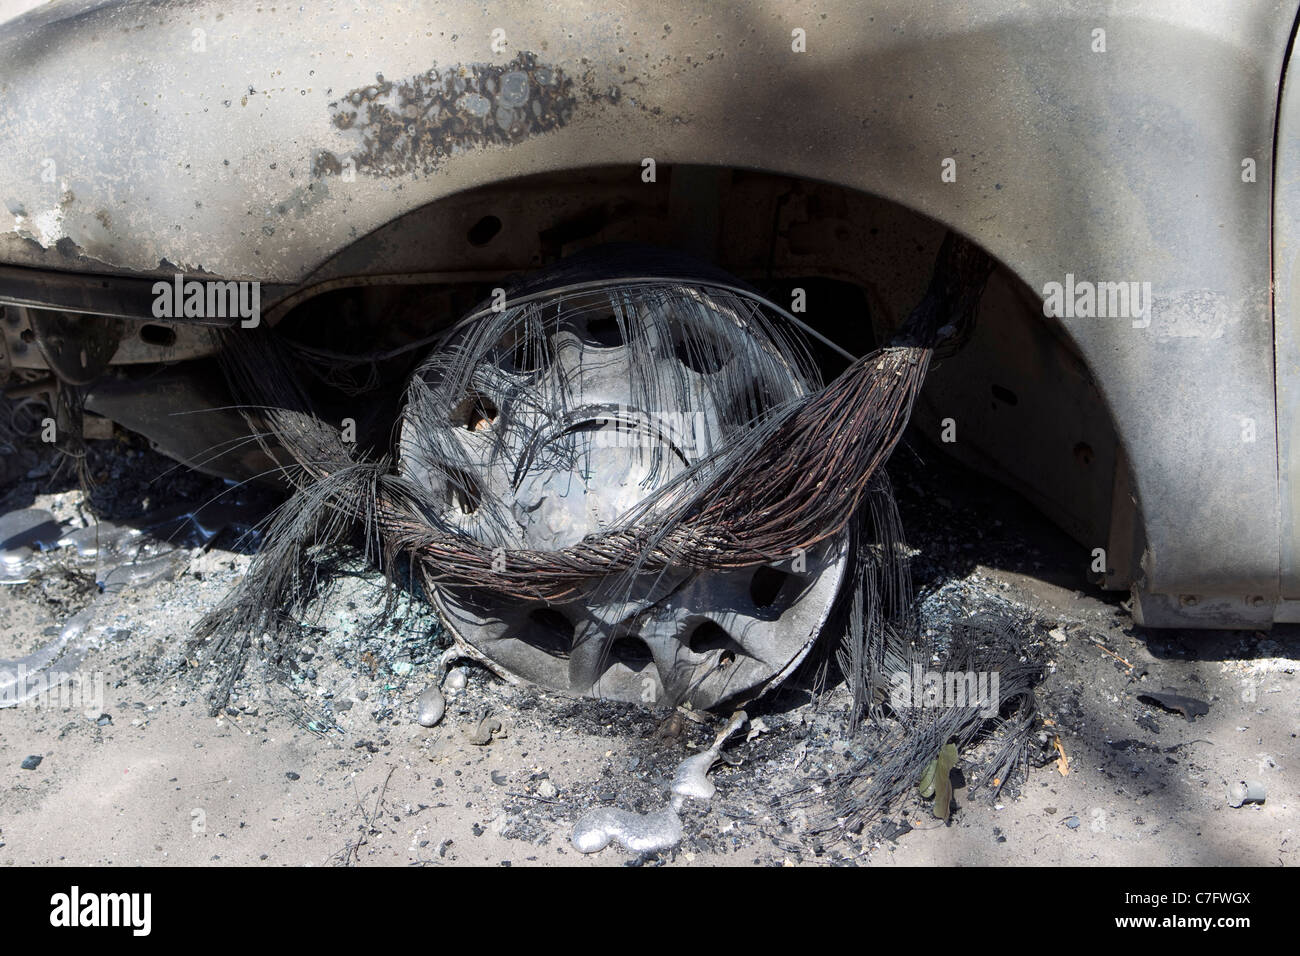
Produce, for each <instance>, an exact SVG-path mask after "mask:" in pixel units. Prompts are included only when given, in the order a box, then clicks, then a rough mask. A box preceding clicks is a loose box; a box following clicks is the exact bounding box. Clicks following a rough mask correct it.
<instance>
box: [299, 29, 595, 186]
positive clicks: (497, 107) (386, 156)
mask: <svg viewBox="0 0 1300 956" xmlns="http://www.w3.org/2000/svg"><path fill="white" fill-rule="evenodd" d="M576 102H577V101H576V98H575V97H574V95H573V80H572V79H570V78H569V77H568V76H566V75H565V74H564V71H563V70H561V69H560V68H559V67H555V66H549V65H547V64H544V63H539V62H538V61H537V57H536V56H535V55H534V54H532V53H520V54H519V55H518V56H516V57H515V58H514V60H513V61H511V62H510V63H507V64H505V65H501V66H498V65H494V64H491V63H471V64H463V65H457V66H452V67H447V68H444V69H439V68H438V67H437V66H434V67H431V68H430V69H428V70H426V71H425V72H424V73H420V74H417V75H415V76H412V77H408V78H407V79H405V80H401V81H397V82H394V81H391V80H386V79H384V76H383V74H382V73H381V74H377V75H376V76H375V82H374V83H372V84H370V85H369V86H363V87H358V88H357V89H355V90H352V91H351V92H350V93H348V94H347V95H346V96H344V97H343V98H342V99H339V100H336V101H334V102H332V103H330V104H329V108H330V114H331V121H332V122H333V124H334V126H335V127H336V128H337V129H339V130H342V131H344V132H345V133H348V134H351V135H353V136H355V137H356V140H357V147H356V149H355V150H354V151H353V152H352V154H351V156H349V157H344V158H342V159H341V158H340V157H339V156H337V155H335V154H334V153H332V152H329V151H325V150H322V151H321V152H320V153H318V154H317V155H316V159H315V162H314V163H313V166H312V173H313V175H315V176H316V177H317V178H319V177H322V176H331V175H342V174H344V173H345V171H346V170H347V169H348V163H349V162H351V164H352V167H353V168H355V170H356V171H357V172H360V173H364V174H366V175H371V176H404V175H408V174H411V173H424V174H428V173H430V172H432V171H433V170H435V169H436V168H437V167H438V166H439V165H440V164H441V163H442V162H443V161H444V160H445V159H447V158H448V157H449V156H454V155H457V154H458V153H462V152H464V151H465V150H467V149H474V148H478V147H483V146H497V145H509V144H511V143H517V142H519V141H521V140H524V139H527V138H528V137H530V136H538V135H540V134H542V133H545V132H548V131H550V130H554V129H559V128H561V127H563V126H564V125H566V124H567V123H568V122H569V120H570V118H571V117H572V115H573V110H574V106H575V104H576Z"/></svg>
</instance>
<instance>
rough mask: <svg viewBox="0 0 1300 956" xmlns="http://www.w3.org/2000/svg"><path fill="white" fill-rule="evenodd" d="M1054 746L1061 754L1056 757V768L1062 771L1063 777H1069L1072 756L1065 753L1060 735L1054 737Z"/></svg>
mask: <svg viewBox="0 0 1300 956" xmlns="http://www.w3.org/2000/svg"><path fill="white" fill-rule="evenodd" d="M1052 746H1053V747H1055V748H1056V752H1057V753H1058V754H1060V755H1061V756H1059V757H1057V758H1056V769H1057V770H1059V771H1060V772H1061V776H1062V777H1068V776H1069V775H1070V758H1069V757H1067V756H1066V755H1065V747H1064V746H1063V745H1062V744H1061V738H1060V737H1059V736H1057V737H1053V738H1052Z"/></svg>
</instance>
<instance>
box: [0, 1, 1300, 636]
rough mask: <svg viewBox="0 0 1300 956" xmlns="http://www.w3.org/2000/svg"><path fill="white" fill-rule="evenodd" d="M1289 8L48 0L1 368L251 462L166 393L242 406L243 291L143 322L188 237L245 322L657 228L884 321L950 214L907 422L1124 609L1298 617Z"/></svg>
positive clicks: (10, 152)
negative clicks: (1054, 532)
mask: <svg viewBox="0 0 1300 956" xmlns="http://www.w3.org/2000/svg"><path fill="white" fill-rule="evenodd" d="M1296 14H1297V10H1296V5H1295V4H1284V3H1267V2H1252V3H1236V2H1228V0H1224V2H1216V3H1205V4H1199V5H1196V7H1195V8H1194V9H1193V8H1189V6H1188V5H1186V4H1181V3H1176V2H1161V0H1156V2H1152V3H1147V4H1143V5H1142V6H1141V7H1140V8H1135V9H1126V10H1122V11H1115V10H1110V9H1107V8H1105V7H1103V6H1102V5H1099V4H1093V3H1081V2H1080V3H1074V2H1071V3H1064V4H1053V5H1050V6H1047V5H1044V6H1043V7H1042V8H1041V9H1029V8H1026V7H1024V6H1023V5H1016V4H1010V3H1002V2H992V3H988V4H982V5H979V6H978V7H977V8H975V9H970V10H966V9H961V10H958V9H955V8H953V7H952V6H951V5H948V4H941V3H933V4H919V5H918V4H915V3H912V2H905V0H899V2H892V0H883V2H872V3H870V4H860V3H851V2H844V3H837V2H825V3H815V4H812V5H809V6H807V7H803V8H799V9H798V10H790V9H788V8H787V6H786V5H782V4H766V3H760V4H735V5H730V4H728V5H719V4H707V5H706V4H692V3H675V2H674V3H668V4H657V5H653V6H649V5H640V6H638V7H636V8H635V9H631V10H619V11H609V12H605V13H600V14H587V15H586V17H585V18H582V19H578V18H572V19H568V18H566V17H565V16H564V9H563V7H562V6H561V7H560V8H559V9H558V10H557V9H556V7H555V6H554V5H545V6H544V5H540V4H538V5H524V6H514V7H511V8H510V9H509V10H508V11H504V10H503V11H485V10H484V9H483V8H481V7H480V6H479V5H475V4H467V3H456V2H453V3H445V4H437V5H421V4H416V5H412V6H402V7H387V6H380V7H377V8H375V9H374V10H372V11H370V12H369V13H368V14H366V15H365V16H364V17H362V16H359V15H358V14H356V13H354V12H352V11H351V10H345V9H337V10H335V9H316V8H303V9H298V8H292V9H290V8H285V9H274V10H273V9H270V8H267V7H265V6H263V5H260V4H257V3H253V2H241V0H229V2H216V3H196V4H183V3H163V4H130V3H70V4H53V5H49V6H47V7H42V8H40V9H38V10H34V11H32V12H30V13H27V14H25V15H24V16H21V17H18V18H16V19H14V20H11V21H9V22H8V23H5V24H4V25H3V26H0V51H2V52H3V56H0V63H3V64H4V68H3V74H2V75H0V149H4V150H5V151H6V153H7V155H6V156H5V157H4V162H2V163H0V199H3V201H4V206H3V208H2V209H0V263H3V265H0V302H3V303H4V309H5V315H4V317H3V320H0V328H3V331H4V336H3V353H2V354H0V363H2V364H3V366H4V368H3V371H4V372H5V373H9V372H11V371H12V370H18V371H19V373H21V374H19V375H18V377H19V378H20V380H21V383H22V385H23V386H24V387H27V388H31V387H34V386H35V385H36V384H38V383H39V381H40V376H44V375H50V376H52V377H53V378H55V379H57V380H59V381H62V382H66V383H73V384H77V385H79V386H84V387H85V388H86V393H85V404H86V408H87V409H88V410H90V411H91V412H95V413H98V414H100V415H102V416H105V417H108V418H111V419H112V420H114V421H116V422H118V423H119V424H121V425H123V426H125V427H128V428H131V429H134V430H137V431H139V432H141V433H143V434H145V435H147V436H149V437H150V438H151V439H153V440H154V441H155V442H156V443H157V444H158V445H159V446H160V447H161V448H163V449H164V450H166V451H167V452H168V453H169V454H172V455H174V456H175V457H177V458H179V459H181V460H184V461H187V462H190V463H191V464H194V465H196V466H199V467H204V468H207V469H209V470H213V471H215V472H218V473H222V474H229V475H232V476H236V477H247V476H249V475H251V474H255V473H257V472H259V471H260V470H262V469H263V468H264V467H265V462H264V461H263V460H262V459H261V458H260V457H259V453H260V450H259V449H256V448H246V447H241V448H240V450H239V451H238V452H237V453H232V454H228V455H213V454H212V452H211V450H212V448H213V447H214V446H216V445H218V444H219V443H220V442H221V441H223V440H228V439H233V438H235V437H237V436H238V435H239V434H240V433H241V429H242V428H243V425H242V422H241V421H240V420H239V419H238V417H237V416H233V415H232V416H224V417H223V416H222V415H221V414H219V413H214V414H212V415H210V416H206V417H205V422H206V423H208V424H206V425H205V429H204V430H203V432H202V433H200V432H199V431H198V430H196V429H194V428H192V427H189V426H188V424H187V425H186V426H185V427H178V425H177V422H176V420H175V419H174V418H173V417H171V416H170V415H169V414H164V413H163V412H164V410H175V409H196V408H209V409H217V408H222V407H224V406H228V405H229V404H230V402H229V395H228V393H227V392H226V391H225V387H224V384H223V380H222V379H221V377H220V376H219V375H218V374H216V371H215V365H216V363H215V360H214V356H215V355H216V353H217V351H218V350H219V348H220V341H221V340H220V338H219V337H214V336H212V335H210V334H209V333H208V332H207V329H212V328H228V329H232V330H233V329H236V328H238V326H239V325H240V321H241V317H240V316H238V315H234V316H231V315H229V314H227V315H225V316H212V315H203V316H190V317H186V316H183V315H182V316H180V317H175V316H173V317H170V318H169V317H165V316H162V317H160V316H159V314H158V311H156V303H157V296H158V293H156V291H155V286H156V284H157V283H159V282H162V283H164V284H169V283H172V282H174V280H175V276H176V275H177V274H178V273H180V274H181V275H183V276H184V277H185V278H186V279H197V280H203V281H208V280H222V281H232V282H256V283H258V284H259V286H258V288H259V296H260V314H259V316H258V317H257V319H258V321H259V322H262V323H265V324H266V325H268V326H274V327H277V328H279V327H281V326H282V325H283V326H284V327H285V328H291V327H294V324H295V323H296V324H297V327H299V328H302V329H304V330H309V331H310V332H311V333H312V334H315V335H318V336H320V338H318V339H317V340H314V341H312V342H311V347H313V348H316V349H317V350H318V351H328V352H331V353H334V354H337V353H339V352H341V351H346V349H347V348H348V347H349V343H351V344H352V347H356V345H357V343H358V342H360V341H365V342H366V350H367V351H368V350H370V347H371V344H372V339H373V337H374V336H377V335H383V336H388V337H389V338H386V339H385V340H384V341H388V342H391V343H392V345H393V347H394V348H401V347H403V344H404V343H407V342H411V341H417V340H419V339H420V338H421V336H426V335H429V334H431V333H432V332H435V331H437V330H438V327H439V326H445V325H447V324H449V323H450V322H452V321H453V320H454V319H456V318H457V317H459V316H460V315H461V314H463V313H464V312H465V311H467V309H468V308H469V306H470V305H471V304H472V303H473V302H476V301H479V300H480V299H481V298H482V297H483V296H484V295H486V294H488V293H489V292H490V290H491V289H493V288H494V287H498V286H500V285H501V284H503V283H504V282H505V280H506V277H508V276H511V275H514V274H518V273H523V272H527V271H530V270H534V269H537V268H539V267H542V266H545V265H547V264H550V263H552V262H554V261H556V260H558V259H560V258H562V257H564V256H565V255H567V254H569V253H571V252H573V251H576V250H581V249H584V248H586V247H588V246H592V245H596V244H599V243H603V242H608V241H611V240H638V241H642V242H651V243H655V244H658V245H663V246H671V247H675V248H678V249H682V250H685V251H687V252H690V253H692V254H694V255H696V256H698V257H701V258H703V259H706V260H709V261H712V262H714V263H716V264H717V265H719V266H721V267H722V268H724V269H726V270H727V271H728V272H730V273H733V274H735V275H737V276H739V277H740V278H742V279H744V280H747V281H750V282H752V283H754V284H755V285H759V286H761V287H763V288H764V289H766V290H768V294H769V295H770V296H771V297H772V298H773V299H774V300H777V299H778V298H780V297H782V296H785V295H788V296H790V298H789V300H788V301H789V302H790V303H791V308H792V309H794V308H795V306H794V302H795V301H796V300H797V299H798V297H799V296H800V295H802V296H803V298H804V299H805V300H806V308H807V313H806V315H803V316H802V317H803V318H805V320H806V321H807V322H808V324H809V325H811V326H812V327H813V328H814V329H815V330H816V331H818V332H820V333H822V334H823V335H825V336H826V337H827V338H830V339H832V340H833V341H835V342H837V343H839V344H840V345H842V346H843V347H844V348H846V349H848V350H849V351H850V352H852V353H853V354H861V353H863V352H866V351H868V349H869V347H870V345H871V344H874V343H875V342H876V341H880V340H884V339H887V338H888V336H889V334H890V332H891V331H892V330H893V329H895V328H896V327H897V326H898V325H899V324H900V323H901V321H902V318H903V316H904V315H905V314H906V310H907V308H908V307H910V305H911V304H912V303H913V302H914V301H915V300H916V299H917V298H918V297H919V295H920V293H921V292H922V291H923V290H924V288H925V285H926V282H927V281H928V277H929V268H930V263H931V261H932V260H933V254H934V251H935V250H936V249H937V248H938V247H939V244H940V242H941V240H942V239H943V236H944V234H945V231H946V230H952V231H954V232H957V233H960V234H961V235H964V236H966V237H968V238H969V239H971V240H972V241H974V242H976V243H978V244H979V245H980V246H981V247H983V249H985V250H986V251H987V252H988V253H989V254H990V255H991V256H993V257H994V258H995V259H996V260H997V261H998V262H999V263H1000V269H999V270H998V272H997V273H996V274H995V276H994V278H993V280H992V282H991V283H990V286H989V288H988V291H987V293H986V294H985V297H984V301H983V306H982V309H981V313H980V317H979V323H978V325H977V331H976V333H975V335H974V337H973V338H972V340H971V341H970V343H969V345H968V347H967V348H966V349H965V350H964V351H962V352H961V353H960V354H959V355H958V356H956V357H955V358H953V359H952V360H951V361H949V362H947V363H946V364H945V365H943V366H942V367H941V368H939V369H937V370H936V372H935V373H934V375H933V376H932V378H931V380H930V382H929V384H928V386H927V388H926V390H925V391H924V392H923V393H922V395H921V398H920V400H919V403H918V406H917V408H916V414H915V419H914V420H915V422H916V424H917V425H918V426H919V427H920V428H921V429H922V430H924V431H925V432H926V433H928V434H929V435H931V436H932V437H933V438H934V439H935V440H936V441H937V442H938V443H939V445H940V447H941V448H944V449H945V450H947V451H950V452H952V453H953V454H955V455H957V456H958V457H959V458H961V459H962V460H964V461H965V462H967V463H968V464H972V465H974V466H976V467H978V468H980V469H982V470H984V471H987V472H989V473H991V474H993V475H994V476H996V477H998V478H999V479H1000V480H1003V481H1005V482H1007V483H1009V484H1010V485H1011V486H1012V487H1014V488H1016V489H1017V490H1018V491H1020V492H1021V493H1022V494H1024V495H1025V496H1026V497H1027V498H1028V499H1029V500H1030V501H1032V502H1033V503H1034V504H1036V505H1037V506H1038V507H1040V508H1041V509H1042V510H1044V511H1045V512H1046V513H1047V514H1049V516H1051V517H1052V518H1053V519H1054V520H1055V521H1056V522H1057V523H1058V524H1060V525H1061V526H1062V527H1063V528H1064V529H1065V530H1066V531H1068V532H1069V533H1070V534H1071V535H1072V536H1073V537H1075V538H1076V539H1077V540H1078V541H1079V542H1080V544H1082V545H1083V547H1084V548H1085V549H1086V550H1087V552H1088V554H1089V560H1088V562H1087V567H1086V568H1080V573H1081V574H1089V575H1091V576H1092V577H1094V578H1095V579H1100V580H1101V581H1102V583H1104V585H1105V586H1106V587H1109V588H1114V589H1120V590H1126V589H1130V590H1131V591H1132V592H1133V596H1134V599H1135V600H1134V604H1133V608H1134V614H1135V616H1136V617H1137V619H1138V620H1139V621H1140V622H1141V623H1144V624H1147V625H1149V626H1204V627H1220V626H1226V627H1267V626H1268V625H1269V624H1271V623H1272V622H1274V621H1289V620H1294V619H1296V617H1297V613H1298V612H1297V607H1300V605H1297V603H1296V602H1297V601H1298V600H1300V567H1297V558H1296V545H1297V541H1298V540H1300V539H1298V538H1297V532H1296V528H1295V520H1296V519H1295V514H1296V508H1297V507H1300V504H1297V502H1295V501H1294V500H1293V499H1294V494H1293V492H1292V486H1291V482H1290V479H1289V473H1290V464H1291V459H1292V456H1293V455H1294V454H1296V445H1295V437H1294V432H1295V428H1296V422H1297V415H1296V399H1295V392H1296V375H1297V374H1298V369H1297V358H1296V352H1297V348H1300V346H1298V345H1297V342H1296V335H1295V331H1294V329H1293V328H1292V326H1293V325H1294V322H1293V321H1292V319H1291V313H1292V311H1294V308H1295V306H1294V301H1293V300H1294V297H1295V289H1294V283H1295V276H1294V271H1295V270H1294V261H1293V260H1294V259H1295V253H1294V251H1293V247H1294V244H1295V242H1296V228H1297V227H1296V224H1295V222H1294V216H1293V214H1292V213H1291V212H1290V210H1291V209H1292V208H1294V206H1295V203H1294V202H1292V201H1290V200H1291V193H1292V192H1293V191H1294V189H1295V175H1294V168H1295V166H1296V164H1297V162H1298V161H1300V160H1298V158H1297V157H1300V139H1298V138H1297V136H1298V135H1300V133H1297V129H1296V122H1297V116H1296V109H1297V107H1296V96H1295V91H1294V90H1292V89H1290V88H1289V87H1288V86H1287V85H1286V84H1285V83H1284V80H1285V79H1286V77H1287V75H1288V56H1289V52H1290V38H1291V36H1292V31H1293V27H1294V24H1295V21H1296ZM394 38H401V39H400V40H394ZM53 116H58V117H61V119H60V121H57V122H55V121H52V119H51V117H53ZM74 117H80V119H79V120H74V119H73V118H74ZM758 131H761V133H759V132H758ZM1147 283H1149V286H1148V285H1147ZM1134 284H1136V288H1135V286H1134ZM1148 288H1149V290H1150V292H1149V294H1147V293H1146V290H1147V289H1148ZM340 315H345V316H347V317H348V324H347V328H346V329H335V330H334V331H331V330H330V329H324V328H323V325H324V324H326V323H327V320H328V322H333V323H337V321H338V316H340ZM244 321H248V320H247V319H245V320H244ZM376 330H379V331H376ZM331 336H333V337H331ZM358 417H359V418H360V417H361V416H358ZM381 420H382V416H379V417H377V418H376V421H375V422H372V423H369V424H371V425H373V426H374V427H375V428H379V422H380V421H381ZM359 424H360V425H361V426H362V428H363V431H364V429H365V426H366V425H367V423H366V422H364V421H362V422H359Z"/></svg>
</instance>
